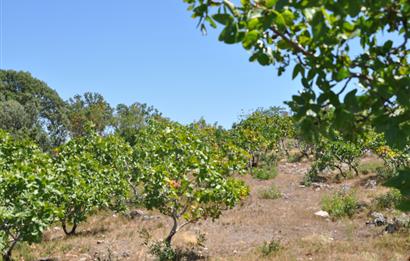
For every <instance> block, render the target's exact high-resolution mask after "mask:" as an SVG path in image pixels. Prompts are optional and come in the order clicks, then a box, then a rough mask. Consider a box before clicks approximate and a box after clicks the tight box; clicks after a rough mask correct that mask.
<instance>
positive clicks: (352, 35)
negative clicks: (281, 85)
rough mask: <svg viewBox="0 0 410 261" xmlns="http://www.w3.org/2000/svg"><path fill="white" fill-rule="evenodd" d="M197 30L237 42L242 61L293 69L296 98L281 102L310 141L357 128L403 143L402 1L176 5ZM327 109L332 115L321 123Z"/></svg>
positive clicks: (406, 112) (409, 117)
mask: <svg viewBox="0 0 410 261" xmlns="http://www.w3.org/2000/svg"><path fill="white" fill-rule="evenodd" d="M184 2H186V3H188V5H189V10H191V11H192V12H193V17H194V18H198V19H199V26H200V28H201V29H202V30H203V31H205V30H206V25H210V26H212V27H216V26H217V23H219V24H221V25H222V27H223V30H222V32H221V33H220V36H219V40H220V41H222V42H224V43H227V44H234V43H242V46H243V47H244V48H245V49H246V50H249V51H250V52H251V57H250V61H257V62H258V63H259V64H261V65H263V66H267V65H274V66H276V67H277V70H278V74H279V75H281V74H282V73H283V72H284V71H285V70H286V69H288V67H289V66H293V78H296V77H298V78H300V79H301V82H302V85H303V87H304V90H303V92H301V93H299V94H298V95H295V96H293V99H292V101H290V102H289V103H288V104H289V106H290V107H291V108H292V110H293V111H294V113H295V116H296V118H297V119H298V120H299V121H300V123H301V125H302V126H303V129H304V133H307V134H309V135H312V136H314V137H318V136H320V133H322V134H326V130H328V129H329V126H330V127H331V128H333V129H338V130H339V131H340V132H341V134H344V135H345V136H346V137H349V138H354V137H353V136H355V135H354V134H361V133H363V128H364V126H365V125H372V126H375V128H376V129H377V131H379V132H384V134H385V137H386V139H387V141H388V143H389V144H390V145H393V146H396V147H398V148H403V147H405V146H406V145H408V144H410V65H409V50H410V43H409V41H408V39H409V36H410V2H409V1H408V0H397V1H390V0H377V1H374V0H336V1H335V0H298V1H289V0H241V1H240V2H239V1H230V0H184ZM329 108H334V117H332V118H330V117H326V113H327V111H328V109H329Z"/></svg>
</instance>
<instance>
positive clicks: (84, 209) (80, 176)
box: [53, 132, 131, 235]
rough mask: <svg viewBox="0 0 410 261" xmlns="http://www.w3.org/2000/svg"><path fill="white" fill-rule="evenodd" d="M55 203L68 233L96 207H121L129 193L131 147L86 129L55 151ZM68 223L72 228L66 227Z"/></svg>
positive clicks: (113, 138) (113, 137)
mask: <svg viewBox="0 0 410 261" xmlns="http://www.w3.org/2000/svg"><path fill="white" fill-rule="evenodd" d="M54 154H55V157H54V159H53V163H54V167H55V177H56V185H55V186H56V188H57V190H58V191H59V194H58V197H56V202H55V203H56V205H58V207H59V208H60V209H61V211H60V214H59V216H58V217H59V219H60V221H61V223H62V226H63V230H64V232H65V233H66V234H67V235H72V234H74V233H75V232H76V228H77V225H78V224H79V223H80V222H83V221H85V220H86V218H87V215H88V214H89V213H90V212H92V211H94V210H98V209H102V208H110V209H113V210H121V208H123V207H124V204H125V199H126V197H127V196H128V181H129V177H130V176H129V168H130V167H129V164H130V157H131V148H130V147H129V145H128V144H126V143H124V142H123V141H122V140H121V139H120V138H118V137H116V136H107V137H101V136H98V135H96V133H94V132H89V133H88V134H87V135H85V136H84V137H79V138H76V139H73V140H71V141H69V142H68V143H67V144H65V145H63V146H62V147H60V148H57V149H55V150H54ZM68 225H71V226H72V227H71V228H68Z"/></svg>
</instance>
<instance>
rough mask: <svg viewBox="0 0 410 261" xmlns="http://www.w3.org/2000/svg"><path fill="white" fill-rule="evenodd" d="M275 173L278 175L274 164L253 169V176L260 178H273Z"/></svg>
mask: <svg viewBox="0 0 410 261" xmlns="http://www.w3.org/2000/svg"><path fill="white" fill-rule="evenodd" d="M277 175H278V171H277V169H276V166H271V167H265V168H259V169H255V170H254V172H253V176H254V177H255V178H257V179H260V180H269V179H273V178H275V177H276V176H277Z"/></svg>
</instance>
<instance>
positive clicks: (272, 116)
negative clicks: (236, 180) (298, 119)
mask: <svg viewBox="0 0 410 261" xmlns="http://www.w3.org/2000/svg"><path fill="white" fill-rule="evenodd" d="M231 133H232V136H233V139H234V141H235V144H236V145H237V146H238V147H240V148H242V149H244V150H246V151H247V152H248V153H249V154H250V155H251V156H252V158H251V161H250V163H249V167H253V166H256V167H257V166H258V163H259V160H260V158H261V157H263V156H266V155H267V153H269V152H273V155H274V160H275V159H276V157H277V156H278V155H277V154H278V152H279V150H280V148H281V147H284V146H283V143H284V139H285V138H288V137H291V136H292V135H293V122H292V121H291V120H290V118H289V117H287V116H284V115H281V113H280V111H279V110H278V108H276V107H272V108H269V109H263V108H260V109H257V110H255V111H254V112H252V113H251V114H249V115H244V116H242V119H241V120H240V121H239V122H238V123H235V124H234V125H233V127H232V130H231Z"/></svg>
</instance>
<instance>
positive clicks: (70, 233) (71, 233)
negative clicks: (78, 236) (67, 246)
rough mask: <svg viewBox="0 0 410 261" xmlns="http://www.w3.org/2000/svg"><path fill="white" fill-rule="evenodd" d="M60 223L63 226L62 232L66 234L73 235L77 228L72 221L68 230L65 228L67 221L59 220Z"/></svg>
mask: <svg viewBox="0 0 410 261" xmlns="http://www.w3.org/2000/svg"><path fill="white" fill-rule="evenodd" d="M61 225H62V227H63V230H64V233H65V234H66V235H67V236H73V235H75V230H76V229H77V224H76V223H75V222H74V224H73V226H72V227H71V229H70V230H68V229H67V223H66V222H65V221H61Z"/></svg>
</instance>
